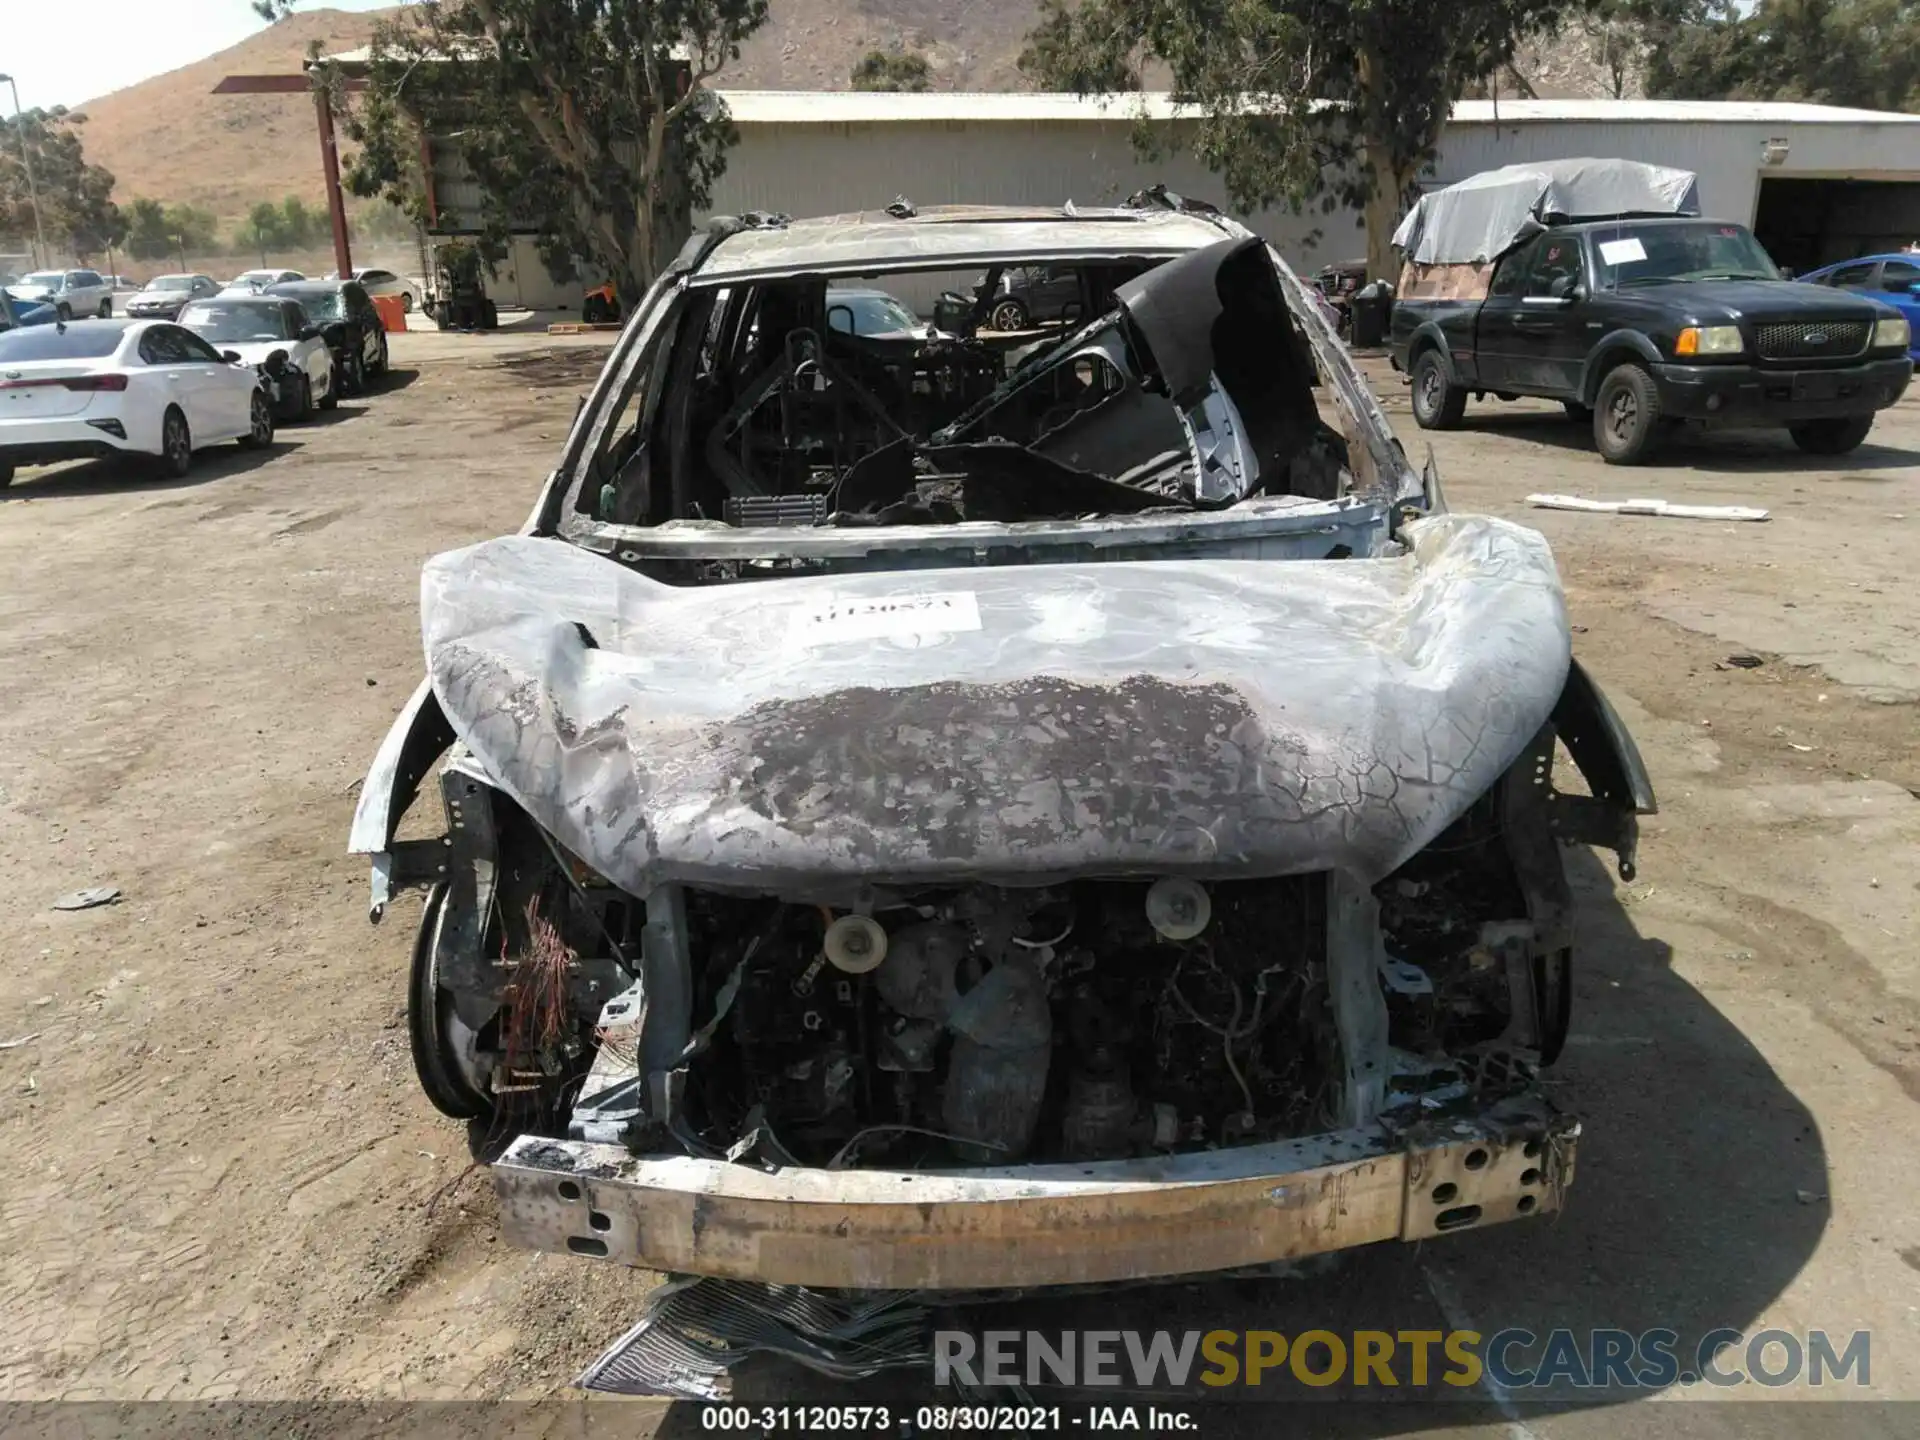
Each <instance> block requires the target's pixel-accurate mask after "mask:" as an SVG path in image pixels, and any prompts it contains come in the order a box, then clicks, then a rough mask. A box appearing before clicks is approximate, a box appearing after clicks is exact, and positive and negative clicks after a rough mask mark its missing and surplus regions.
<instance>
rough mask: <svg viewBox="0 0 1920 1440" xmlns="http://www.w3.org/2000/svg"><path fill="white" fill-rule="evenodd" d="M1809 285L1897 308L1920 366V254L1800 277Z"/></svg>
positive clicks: (1864, 260)
mask: <svg viewBox="0 0 1920 1440" xmlns="http://www.w3.org/2000/svg"><path fill="white" fill-rule="evenodd" d="M1797 278H1798V279H1800V280H1804V281H1805V282H1806V283H1807V284H1809V285H1825V286H1827V287H1829V288H1830V289H1834V290H1852V291H1853V292H1855V293H1856V294H1860V295H1870V296H1872V297H1873V298H1874V299H1875V300H1879V301H1881V302H1882V303H1884V304H1887V305H1891V306H1893V308H1894V309H1896V310H1898V311H1899V312H1900V313H1901V314H1902V315H1904V316H1906V317H1907V330H1908V332H1909V333H1908V342H1907V343H1908V347H1909V348H1908V350H1907V353H1908V354H1909V355H1910V356H1912V357H1913V359H1914V360H1915V361H1916V362H1920V253H1916V252H1914V251H1911V250H1909V251H1907V252H1906V253H1904V254H1901V255H1862V256H1861V257H1860V258H1859V259H1858V260H1843V261H1841V262H1840V263H1839V264H1838V265H1828V266H1827V267H1825V268H1824V269H1821V270H1809V271H1808V272H1807V273H1806V274H1805V275H1801V276H1798V277H1797Z"/></svg>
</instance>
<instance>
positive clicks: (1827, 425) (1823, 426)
mask: <svg viewBox="0 0 1920 1440" xmlns="http://www.w3.org/2000/svg"><path fill="white" fill-rule="evenodd" d="M1871 429H1873V416H1871V415H1847V416H1843V417H1841V418H1840V419H1838V420H1810V421H1808V422H1807V423H1806V424H1805V425H1790V426H1788V427H1787V433H1788V434H1789V435H1791V436H1792V437H1793V443H1794V444H1796V445H1798V446H1799V447H1800V448H1801V449H1802V450H1804V451H1806V452H1807V454H1809V455H1845V454H1847V453H1848V452H1849V451H1851V450H1858V449H1859V448H1860V442H1861V441H1863V440H1865V439H1866V438H1867V432H1868V431H1869V430H1871Z"/></svg>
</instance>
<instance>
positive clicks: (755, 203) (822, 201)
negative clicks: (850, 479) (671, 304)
mask: <svg viewBox="0 0 1920 1440" xmlns="http://www.w3.org/2000/svg"><path fill="white" fill-rule="evenodd" d="M1130 134H1131V127H1130V125H1129V124H1127V123H1126V122H1124V121H1114V122H1099V123H1089V122H1085V121H1074V122H1067V123H1062V122H1050V121H1028V120H1016V121H997V122H973V121H948V122H942V123H934V124H926V123H906V124H874V125H865V124H853V125H843V124H812V125H742V126H741V127H740V144H739V146H738V147H737V148H736V149H735V150H734V152H733V154H732V155H731V156H730V157H729V158H728V163H727V173H726V174H725V175H724V176H722V177H721V180H720V183H719V185H718V186H717V187H716V190H715V194H714V204H713V208H714V210H715V211H716V212H719V213H722V214H730V213H737V212H739V211H741V210H774V211H784V212H786V213H787V214H790V215H795V216H800V215H830V214H836V213H840V212H844V211H850V210H876V209H879V208H881V207H883V206H885V205H886V204H888V203H889V202H890V201H892V200H893V199H894V198H895V197H896V196H899V195H905V196H906V197H907V198H908V199H910V200H912V201H913V202H914V203H915V204H916V205H923V206H924V205H965V204H975V205H981V204H1043V205H1058V204H1060V203H1061V202H1063V201H1066V200H1073V201H1075V202H1077V203H1079V204H1082V205H1111V204H1115V203H1117V202H1119V201H1121V200H1124V199H1125V198H1126V197H1127V196H1128V195H1130V194H1132V193H1133V192H1134V191H1136V190H1139V189H1142V188H1143V187H1145V186H1147V185H1151V184H1154V183H1155V182H1164V183H1165V184H1166V185H1167V186H1168V188H1170V189H1172V190H1174V191H1176V192H1178V193H1182V194H1190V195H1193V196H1196V197H1198V198H1200V199H1204V200H1208V201H1211V202H1213V203H1214V204H1224V203H1225V201H1226V195H1225V193H1224V191H1223V190H1222V188H1221V185H1220V182H1219V180H1218V179H1216V178H1215V177H1214V176H1212V175H1210V174H1209V173H1208V172H1207V171H1206V169H1205V168H1204V167H1202V166H1201V165H1199V164H1198V163H1197V162H1195V161H1194V160H1192V159H1191V158H1188V157H1186V156H1179V157H1176V158H1174V159H1171V160H1169V161H1167V162H1165V163H1162V164H1143V163H1142V162H1141V161H1140V160H1139V159H1138V158H1137V157H1136V156H1135V154H1134V151H1133V146H1132V144H1131V140H1130ZM1253 228H1255V229H1257V230H1259V231H1260V233H1261V234H1263V235H1264V236H1266V237H1267V238H1268V239H1269V240H1271V241H1272V242H1273V243H1274V244H1275V245H1276V246H1277V247H1278V248H1279V250H1280V252H1281V253H1282V254H1283V255H1285V256H1286V257H1287V258H1288V260H1289V262H1290V263H1295V264H1298V263H1301V261H1302V260H1303V259H1305V258H1307V257H1309V256H1310V255H1311V254H1313V253H1318V251H1316V250H1315V249H1314V247H1312V246H1311V245H1310V244H1309V240H1310V238H1311V232H1313V231H1314V230H1316V229H1325V230H1326V231H1327V234H1326V235H1325V236H1324V237H1323V240H1322V243H1321V245H1320V247H1319V250H1320V251H1331V252H1338V254H1339V255H1340V256H1341V257H1345V256H1348V255H1352V254H1358V253H1361V252H1364V250H1365V249H1366V245H1365V242H1364V240H1363V239H1361V237H1360V232H1359V229H1358V227H1357V226H1356V225H1355V224H1354V222H1353V221H1352V219H1351V217H1348V216H1344V215H1336V216H1318V215H1311V216H1294V215H1290V214H1287V213H1286V212H1284V211H1275V212H1269V213H1267V214H1265V215H1262V216H1259V217H1257V220H1256V223H1255V224H1254V227H1253ZM886 288H887V289H888V290H891V291H892V292H893V293H895V294H897V295H899V296H900V298H901V299H903V300H905V301H907V302H908V303H909V304H911V305H915V306H920V307H924V306H927V305H929V304H931V302H932V299H933V295H934V293H935V291H936V290H937V289H938V288H939V287H938V285H937V284H933V283H930V282H916V281H915V280H914V279H913V278H912V277H909V276H896V277H893V278H892V279H890V280H888V281H887V282H886Z"/></svg>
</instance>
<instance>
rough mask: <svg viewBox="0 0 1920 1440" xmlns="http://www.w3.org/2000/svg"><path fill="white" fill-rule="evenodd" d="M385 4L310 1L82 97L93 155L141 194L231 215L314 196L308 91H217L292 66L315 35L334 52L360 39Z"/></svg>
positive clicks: (316, 176) (314, 145)
mask: <svg viewBox="0 0 1920 1440" xmlns="http://www.w3.org/2000/svg"><path fill="white" fill-rule="evenodd" d="M378 19H379V12H377V11H375V12H368V13H362V14H353V13H350V12H348V11H344V10H314V11H311V12H309V13H306V14H295V15H294V16H293V17H292V18H290V19H287V20H282V21H281V22H280V23H279V24H277V25H272V26H268V27H267V28H265V29H263V30H261V31H260V33H259V34H257V35H254V36H252V37H251V38H249V39H247V40H243V41H242V42H241V43H240V44H238V45H235V46H232V47H231V48H229V49H226V50H222V51H220V52H219V53H218V54H215V55H210V56H208V57H207V58H206V59H205V60H199V61H196V62H195V63H193V64H192V65H187V66H184V67H182V68H181V69H179V70H170V71H168V72H167V73H166V74H164V75H156V76H154V77H153V78H152V79H151V80H143V81H141V82H140V83H139V84H138V85H129V86H128V87H127V88H126V89H124V90H116V91H114V92H113V93H112V94H111V95H103V96H101V97H100V98H99V99H97V100H91V101H88V102H87V103H86V104H85V105H81V106H78V107H76V108H78V109H79V110H81V111H83V112H84V113H85V114H86V117H87V125H86V129H85V130H84V131H83V132H82V134H83V136H84V137H85V141H86V147H87V158H88V159H90V160H93V161H95V162H96V163H98V164H101V165H104V166H106V167H107V169H109V170H111V171H112V172H113V173H114V177H115V179H116V180H117V181H118V182H119V184H118V185H117V186H116V188H115V191H114V198H116V199H118V200H119V201H121V202H122V203H123V204H124V203H125V202H126V201H128V200H130V199H132V198H133V197H134V196H136V195H145V196H151V197H152V198H154V199H158V200H166V201H184V202H187V203H189V204H194V205H204V206H206V207H207V208H209V209H211V210H213V211H214V212H215V213H217V214H218V215H220V216H221V217H222V219H231V218H233V217H236V216H239V215H241V214H244V213H245V211H246V209H247V207H248V206H250V205H252V204H253V202H254V201H256V200H278V199H279V198H280V197H281V196H283V195H300V196H303V197H305V198H307V199H308V200H310V201H318V200H319V198H320V197H321V195H322V193H323V190H322V186H321V182H320V143H319V139H318V136H317V135H316V133H315V130H314V124H313V102H312V101H311V100H310V99H308V98H307V97H306V96H304V95H214V94H213V93H212V91H213V87H214V86H215V85H217V84H219V83H220V81H221V80H222V79H223V78H224V77H226V76H228V75H271V74H291V73H295V72H297V71H298V70H299V68H300V64H301V62H302V61H303V60H305V59H306V57H307V46H308V45H309V44H310V43H311V42H313V41H315V40H317V41H319V42H320V44H321V46H322V47H323V48H324V49H326V50H329V51H340V50H351V49H353V48H354V47H356V46H359V45H364V44H366V42H367V37H368V36H369V35H370V34H371V33H372V31H373V26H374V24H375V22H376V21H377V20H378Z"/></svg>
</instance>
